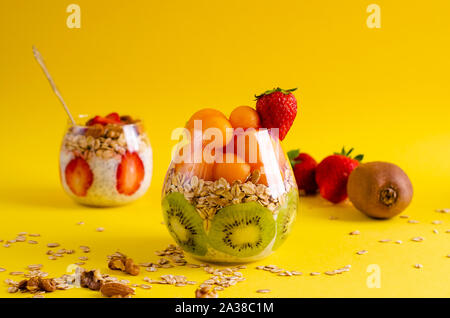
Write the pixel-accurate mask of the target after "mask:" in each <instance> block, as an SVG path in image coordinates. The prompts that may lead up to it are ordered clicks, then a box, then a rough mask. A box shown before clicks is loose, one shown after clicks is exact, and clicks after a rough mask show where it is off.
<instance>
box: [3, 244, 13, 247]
mask: <svg viewBox="0 0 450 318" xmlns="http://www.w3.org/2000/svg"><path fill="white" fill-rule="evenodd" d="M10 246H11V245H9V244H3V247H10Z"/></svg>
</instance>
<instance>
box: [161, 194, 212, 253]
mask: <svg viewBox="0 0 450 318" xmlns="http://www.w3.org/2000/svg"><path fill="white" fill-rule="evenodd" d="M162 210H163V216H164V222H165V223H166V226H167V228H168V229H169V232H170V234H171V235H172V237H173V238H174V240H175V241H176V242H177V244H178V245H180V246H181V248H183V249H184V250H185V251H187V252H190V253H192V254H194V255H200V256H202V255H205V254H206V252H207V243H206V233H205V231H204V229H203V220H202V218H201V217H200V215H199V214H198V213H197V211H196V210H195V208H194V207H193V206H192V205H191V204H190V203H189V202H188V201H187V200H186V199H185V198H184V195H183V194H181V193H178V192H173V193H170V194H168V195H166V197H165V198H164V199H163V201H162Z"/></svg>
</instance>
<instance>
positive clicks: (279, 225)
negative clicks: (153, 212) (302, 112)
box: [162, 110, 299, 263]
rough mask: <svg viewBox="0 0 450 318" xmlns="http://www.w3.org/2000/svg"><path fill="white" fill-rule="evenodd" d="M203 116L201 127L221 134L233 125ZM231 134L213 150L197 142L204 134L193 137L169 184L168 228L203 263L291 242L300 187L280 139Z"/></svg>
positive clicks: (238, 258) (258, 133)
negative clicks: (209, 128)
mask: <svg viewBox="0 0 450 318" xmlns="http://www.w3.org/2000/svg"><path fill="white" fill-rule="evenodd" d="M205 113H208V115H207V118H202V120H203V126H207V127H211V126H214V127H215V128H219V130H222V131H223V128H224V127H220V125H221V124H223V123H225V126H227V125H228V124H227V123H226V122H225V121H222V120H219V119H218V118H217V117H221V115H220V114H219V115H218V114H216V113H215V112H212V111H211V110H208V111H207V112H206V111H205ZM211 116H212V117H215V118H213V119H211V118H209V117H211ZM209 122H212V123H213V124H211V125H209V124H208V123H209ZM188 125H189V122H188ZM226 128H227V129H228V128H229V127H226ZM231 129H232V130H231V131H232V133H231V137H230V138H228V137H224V139H223V141H222V140H221V139H219V140H220V141H219V143H218V146H217V145H216V146H215V147H209V146H208V145H205V143H204V139H202V141H199V142H196V141H195V140H196V138H204V137H202V133H200V135H199V136H200V137H198V136H197V137H196V136H195V133H194V136H191V137H190V138H191V142H188V143H186V144H185V145H183V147H180V148H179V149H178V151H177V152H176V154H175V156H174V157H173V158H172V162H171V164H170V166H169V169H168V171H167V174H166V177H165V181H164V186H163V191H162V210H163V216H164V223H165V224H166V226H167V228H168V230H169V232H170V234H171V235H172V237H173V238H174V240H175V241H176V242H177V244H178V245H179V246H180V247H181V248H183V249H184V250H185V251H186V252H188V253H190V254H191V255H192V256H193V257H195V258H197V259H200V260H203V261H210V262H219V263H242V262H251V261H256V260H259V259H262V258H264V257H267V256H268V255H270V254H271V253H272V252H273V251H275V250H276V249H277V248H279V247H280V246H281V245H282V243H283V242H284V241H285V240H286V238H287V237H288V235H289V234H290V232H291V229H292V225H293V223H294V221H295V218H296V215H297V209H298V201H299V194H298V189H297V184H296V182H295V177H294V174H293V172H292V169H291V165H290V163H289V160H287V158H286V156H285V153H284V152H283V150H282V148H281V144H280V141H279V140H278V139H277V138H276V137H274V136H272V135H271V133H270V132H269V130H267V129H258V130H251V129H250V130H249V129H248V130H245V132H242V131H238V130H237V129H235V128H231ZM191 132H192V130H191ZM203 136H204V135H203ZM216 141H217V137H216ZM186 154H188V155H186Z"/></svg>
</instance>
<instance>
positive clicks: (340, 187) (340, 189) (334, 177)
mask: <svg viewBox="0 0 450 318" xmlns="http://www.w3.org/2000/svg"><path fill="white" fill-rule="evenodd" d="M352 151H353V148H352V149H350V150H349V151H345V148H342V151H341V152H340V153H334V155H331V156H328V157H326V158H325V159H323V160H322V161H321V162H320V163H319V165H318V166H317V168H316V182H317V185H318V186H319V191H320V195H321V196H322V197H323V198H325V199H327V200H328V201H330V202H333V203H339V202H342V201H344V200H345V199H346V198H347V181H348V177H349V175H350V173H351V172H352V171H353V169H355V168H356V167H357V166H358V165H359V163H360V161H361V160H362V159H363V157H364V156H363V155H357V156H356V157H354V158H352V157H350V154H351V153H352Z"/></svg>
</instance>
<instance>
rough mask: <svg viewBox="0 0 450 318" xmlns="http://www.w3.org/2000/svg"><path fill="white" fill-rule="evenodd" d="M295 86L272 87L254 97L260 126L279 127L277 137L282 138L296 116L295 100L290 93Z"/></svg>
mask: <svg viewBox="0 0 450 318" xmlns="http://www.w3.org/2000/svg"><path fill="white" fill-rule="evenodd" d="M295 90H296V88H293V89H288V90H284V89H281V88H279V87H278V88H274V89H272V90H269V91H266V92H265V93H263V94H261V95H258V96H256V95H255V97H256V100H257V101H256V111H257V112H258V114H259V117H260V118H261V124H262V127H265V128H279V129H280V131H279V138H280V140H283V139H284V137H286V134H287V133H288V131H289V129H290V128H291V126H292V124H293V122H294V119H295V116H297V100H296V99H295V96H294V95H293V94H292V92H293V91H295Z"/></svg>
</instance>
